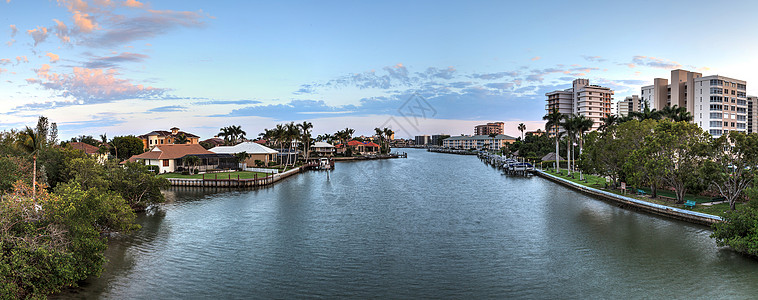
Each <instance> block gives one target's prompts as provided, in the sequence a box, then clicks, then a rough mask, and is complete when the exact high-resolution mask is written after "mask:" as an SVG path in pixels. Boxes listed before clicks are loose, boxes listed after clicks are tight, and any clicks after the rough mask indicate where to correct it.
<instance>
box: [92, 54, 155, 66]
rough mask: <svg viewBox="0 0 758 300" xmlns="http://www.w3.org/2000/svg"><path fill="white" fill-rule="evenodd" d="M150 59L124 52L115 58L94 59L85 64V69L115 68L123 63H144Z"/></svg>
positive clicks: (142, 55) (102, 57)
mask: <svg viewBox="0 0 758 300" xmlns="http://www.w3.org/2000/svg"><path fill="white" fill-rule="evenodd" d="M149 57H150V56H147V55H145V54H139V53H131V52H123V53H121V54H119V55H114V56H101V57H94V58H93V59H92V60H90V61H89V62H87V63H85V64H84V67H86V68H112V67H115V66H116V65H117V64H118V63H122V62H143V61H144V60H145V59H147V58H149Z"/></svg>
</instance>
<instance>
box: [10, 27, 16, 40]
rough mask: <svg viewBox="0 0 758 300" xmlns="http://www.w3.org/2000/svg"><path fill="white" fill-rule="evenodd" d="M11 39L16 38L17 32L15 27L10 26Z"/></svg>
mask: <svg viewBox="0 0 758 300" xmlns="http://www.w3.org/2000/svg"><path fill="white" fill-rule="evenodd" d="M10 27H11V38H13V37H15V36H16V33H17V32H18V28H16V25H13V24H11V26H10Z"/></svg>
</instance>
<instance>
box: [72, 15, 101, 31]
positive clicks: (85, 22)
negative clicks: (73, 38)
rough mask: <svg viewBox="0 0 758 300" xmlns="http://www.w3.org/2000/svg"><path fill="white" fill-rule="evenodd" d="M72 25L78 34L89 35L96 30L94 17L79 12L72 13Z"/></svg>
mask: <svg viewBox="0 0 758 300" xmlns="http://www.w3.org/2000/svg"><path fill="white" fill-rule="evenodd" d="M73 18H74V25H75V26H76V28H77V29H79V31H80V32H84V33H89V32H92V31H93V30H95V29H97V28H98V26H97V24H96V23H95V20H94V17H92V16H90V15H89V14H87V13H84V12H81V11H78V10H77V11H74V16H73Z"/></svg>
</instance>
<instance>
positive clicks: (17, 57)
mask: <svg viewBox="0 0 758 300" xmlns="http://www.w3.org/2000/svg"><path fill="white" fill-rule="evenodd" d="M22 62H23V63H28V62H29V59H27V58H26V56H16V64H17V65H18V64H20V63H22Z"/></svg>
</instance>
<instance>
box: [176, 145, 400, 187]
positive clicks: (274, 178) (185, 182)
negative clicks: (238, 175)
mask: <svg viewBox="0 0 758 300" xmlns="http://www.w3.org/2000/svg"><path fill="white" fill-rule="evenodd" d="M401 157H408V154H407V153H403V154H397V155H377V156H374V157H366V156H353V157H333V158H332V159H333V160H334V162H339V161H356V160H377V159H391V158H401ZM311 168H312V166H310V165H305V166H300V167H297V168H294V169H290V170H287V171H285V172H282V173H276V174H271V175H269V176H266V177H261V178H257V179H234V178H231V179H197V178H166V180H168V181H169V183H171V187H214V188H217V187H222V188H257V187H263V186H269V185H273V184H275V183H277V182H279V181H281V180H282V179H285V178H287V177H290V176H293V175H295V174H298V173H301V172H304V171H307V170H310V169H311Z"/></svg>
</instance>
